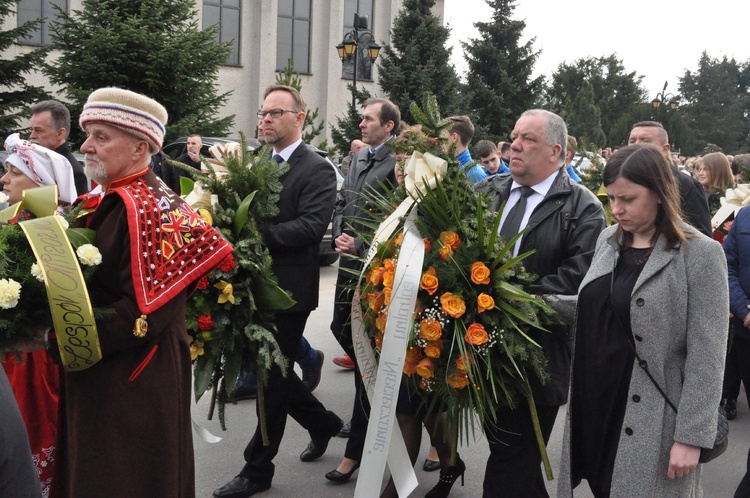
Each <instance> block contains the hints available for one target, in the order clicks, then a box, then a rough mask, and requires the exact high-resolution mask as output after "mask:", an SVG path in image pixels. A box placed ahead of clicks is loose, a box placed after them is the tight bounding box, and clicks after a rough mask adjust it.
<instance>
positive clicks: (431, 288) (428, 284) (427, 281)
mask: <svg viewBox="0 0 750 498" xmlns="http://www.w3.org/2000/svg"><path fill="white" fill-rule="evenodd" d="M439 284H440V281H438V278H437V277H436V276H435V268H433V267H432V266H430V269H429V270H427V272H426V273H425V274H424V275H422V281H421V282H419V288H420V289H424V290H426V291H427V294H429V295H433V294H434V293H435V291H437V288H438V285H439Z"/></svg>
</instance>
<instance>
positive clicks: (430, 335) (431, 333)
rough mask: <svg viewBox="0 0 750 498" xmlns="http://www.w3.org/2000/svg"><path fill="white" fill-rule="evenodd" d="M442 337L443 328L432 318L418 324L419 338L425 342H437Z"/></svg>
mask: <svg viewBox="0 0 750 498" xmlns="http://www.w3.org/2000/svg"><path fill="white" fill-rule="evenodd" d="M442 335H443V326H442V325H440V322H438V321H437V320H433V319H432V318H425V319H424V320H422V321H421V322H419V337H421V338H422V339H425V340H427V341H437V340H438V339H440V337H441V336H442Z"/></svg>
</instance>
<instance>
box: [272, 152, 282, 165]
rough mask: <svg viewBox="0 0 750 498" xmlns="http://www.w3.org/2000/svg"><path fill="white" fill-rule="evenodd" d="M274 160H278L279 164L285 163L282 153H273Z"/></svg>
mask: <svg viewBox="0 0 750 498" xmlns="http://www.w3.org/2000/svg"><path fill="white" fill-rule="evenodd" d="M273 160H274V161H276V162H277V163H279V164H281V163H283V162H284V158H283V157H281V155H280V154H274V155H273Z"/></svg>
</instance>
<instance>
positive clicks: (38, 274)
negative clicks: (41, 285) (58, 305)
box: [31, 263, 44, 282]
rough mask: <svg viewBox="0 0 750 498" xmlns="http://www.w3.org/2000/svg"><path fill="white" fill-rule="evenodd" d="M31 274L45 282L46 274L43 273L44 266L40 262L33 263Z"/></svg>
mask: <svg viewBox="0 0 750 498" xmlns="http://www.w3.org/2000/svg"><path fill="white" fill-rule="evenodd" d="M31 276H32V277H34V278H35V279H37V280H39V281H40V282H44V274H43V273H42V268H41V267H40V266H39V264H38V263H34V264H33V265H31Z"/></svg>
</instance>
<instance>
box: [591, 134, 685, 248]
mask: <svg viewBox="0 0 750 498" xmlns="http://www.w3.org/2000/svg"><path fill="white" fill-rule="evenodd" d="M678 174H682V173H678ZM602 178H603V180H604V186H605V187H607V186H609V185H611V184H612V183H614V182H615V181H617V179H618V178H625V179H626V180H628V181H631V182H633V183H635V184H637V185H641V186H643V187H646V188H647V189H649V190H650V191H652V192H653V193H654V194H656V196H657V197H659V199H661V204H659V207H658V211H657V213H656V221H655V223H654V225H655V228H656V231H655V232H654V237H653V239H652V240H651V242H652V243H656V240H657V239H658V238H659V235H664V237H665V238H666V239H667V241H666V244H665V247H664V248H665V249H667V250H669V249H671V248H673V247H674V246H675V245H676V244H677V243H678V242H682V241H684V240H686V239H687V235H686V234H685V232H684V231H683V230H682V228H681V227H680V222H681V221H682V215H681V210H680V190H679V187H678V185H677V178H675V176H674V173H673V172H672V168H671V166H670V164H669V161H668V159H667V158H666V157H665V156H664V154H663V153H662V151H661V150H659V149H657V148H656V147H654V146H652V145H647V144H635V145H628V146H627V147H623V148H622V149H620V150H618V151H617V152H615V153H614V154H612V157H610V158H609V161H607V165H606V166H605V168H604V173H603V174H602ZM617 240H618V243H619V244H620V245H621V246H629V245H631V244H632V242H633V234H631V233H628V232H626V231H625V230H623V229H622V228H621V227H619V226H618V228H617Z"/></svg>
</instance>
